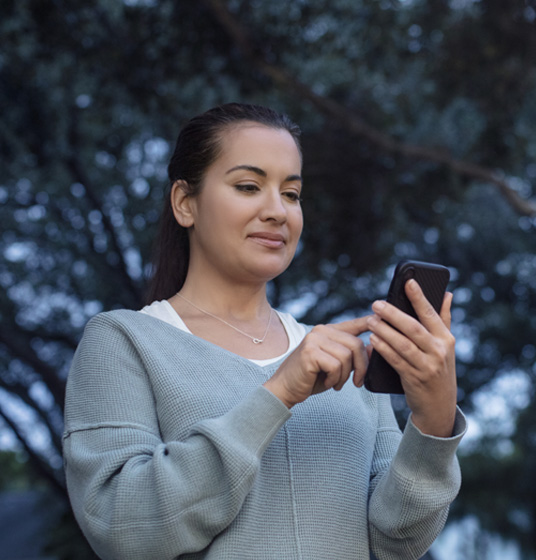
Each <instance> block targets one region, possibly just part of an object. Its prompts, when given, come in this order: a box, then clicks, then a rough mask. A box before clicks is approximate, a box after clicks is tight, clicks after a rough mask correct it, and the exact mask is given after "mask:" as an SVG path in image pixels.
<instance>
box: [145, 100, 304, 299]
mask: <svg viewBox="0 0 536 560" xmlns="http://www.w3.org/2000/svg"><path fill="white" fill-rule="evenodd" d="M245 121H250V122H256V123H259V124H262V125H265V126H268V127H271V128H278V129H284V130H286V131H287V132H289V133H290V135H291V136H292V137H293V138H294V141H295V142H296V146H297V147H298V151H299V152H300V154H301V146H300V129H299V127H298V125H296V124H294V123H293V122H292V121H291V120H290V119H289V118H288V117H287V116H286V115H284V114H280V113H277V112H276V111H273V110H272V109H268V108H267V107H261V106H259V105H248V104H244V103H228V104H226V105H221V106H219V107H215V108H213V109H210V110H209V111H207V112H205V113H202V114H201V115H198V116H196V117H194V118H193V119H191V120H190V121H189V122H188V123H186V125H185V126H184V128H183V129H182V130H181V132H180V134H179V137H178V138H177V143H176V145H175V150H174V152H173V155H172V156H171V160H170V162H169V165H168V177H169V186H168V190H167V193H166V199H165V202H164V208H163V212H162V216H161V219H160V230H159V233H158V235H157V238H156V240H155V245H154V250H153V276H152V278H151V280H150V282H149V289H148V292H147V297H146V303H151V302H152V301H155V300H162V299H167V298H170V297H171V296H172V295H174V294H175V293H176V292H177V291H178V290H180V289H181V288H182V286H183V284H184V281H185V279H186V273H187V272H188V263H189V259H190V244H189V239H188V230H187V228H184V227H182V226H181V225H180V224H179V223H178V222H177V220H176V219H175V216H174V215H173V210H172V207H171V197H170V192H171V187H172V186H173V184H174V183H175V182H176V181H180V180H182V181H184V182H185V184H186V185H187V189H188V194H189V195H191V196H196V195H197V194H198V193H199V192H200V189H201V187H202V184H203V179H204V176H205V173H206V170H207V169H208V167H209V166H210V165H211V164H212V163H213V162H214V161H215V160H216V159H217V158H218V156H219V154H220V153H221V150H222V144H223V140H224V134H223V133H224V131H225V129H226V128H229V127H232V126H234V125H236V124H238V123H240V122H245Z"/></svg>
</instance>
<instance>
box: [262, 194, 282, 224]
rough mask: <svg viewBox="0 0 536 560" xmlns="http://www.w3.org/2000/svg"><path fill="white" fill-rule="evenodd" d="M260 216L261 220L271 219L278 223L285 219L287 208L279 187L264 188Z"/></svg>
mask: <svg viewBox="0 0 536 560" xmlns="http://www.w3.org/2000/svg"><path fill="white" fill-rule="evenodd" d="M260 217H261V220H263V221H270V220H272V221H274V222H277V223H279V224H284V223H285V222H286V221H287V208H286V206H285V202H284V200H283V198H282V195H281V193H280V192H279V188H277V189H276V188H274V189H266V190H265V196H264V197H263V200H262V208H261V212H260Z"/></svg>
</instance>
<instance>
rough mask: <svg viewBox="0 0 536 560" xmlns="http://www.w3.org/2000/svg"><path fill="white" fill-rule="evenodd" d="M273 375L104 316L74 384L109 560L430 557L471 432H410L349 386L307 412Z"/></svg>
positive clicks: (95, 511) (77, 442) (145, 324)
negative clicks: (269, 383) (289, 403)
mask: <svg viewBox="0 0 536 560" xmlns="http://www.w3.org/2000/svg"><path fill="white" fill-rule="evenodd" d="M278 365H279V364H278V363H276V364H271V365H269V366H266V367H261V366H258V365H256V364H254V363H252V362H251V361H249V360H247V359H244V358H241V357H239V356H237V355H235V354H232V353H230V352H228V351H226V350H223V349H221V348H219V347H217V346H214V345H212V344H210V343H208V342H206V341H204V340H202V339H200V338H198V337H196V336H194V335H191V334H189V333H186V332H182V331H180V330H179V329H176V328H175V327H173V326H171V325H168V324H166V323H164V322H162V321H160V320H158V319H155V318H153V317H149V316H147V315H144V314H142V313H138V312H134V311H126V310H122V311H113V312H109V313H103V314H100V315H97V316H96V317H95V318H94V319H92V320H91V321H90V322H89V323H88V325H87V327H86V330H85V333H84V336H83V339H82V341H81V343H80V345H79V347H78V350H77V352H76V354H75V358H74V361H73V364H72V368H71V372H70V374H69V379H68V384H67V404H66V409H65V421H66V426H65V434H64V455H65V468H66V474H67V484H68V489H69V494H70V498H71V502H72V506H73V509H74V512H75V514H76V517H77V519H78V522H79V523H80V526H81V527H82V529H83V531H84V533H85V535H86V537H87V538H88V540H89V542H90V543H91V545H92V546H93V548H94V549H95V551H96V552H97V554H98V555H99V556H100V557H101V558H103V559H104V560H138V559H139V560H151V559H155V560H171V559H174V558H181V559H183V560H186V559H188V560H193V559H196V560H198V559H211V560H213V559H218V560H241V559H244V560H246V559H247V560H276V559H277V560H281V559H283V560H298V559H300V560H347V559H348V560H349V559H356V560H364V559H368V558H369V550H373V551H374V553H375V554H376V556H377V557H378V558H379V559H380V560H389V559H392V560H404V559H417V558H419V557H420V556H422V554H424V552H425V551H426V550H427V549H428V547H429V546H430V544H431V543H432V541H433V540H434V538H435V537H436V536H437V534H438V532H439V531H440V530H441V528H442V527H443V524H444V522H445V519H446V516H447V511H448V506H449V504H450V503H451V501H452V500H453V499H454V497H455V496H456V494H457V492H458V489H459V485H460V472H459V467H458V463H457V460H456V457H455V452H456V447H457V445H458V443H459V440H460V439H461V435H462V433H463V431H464V429H465V421H464V418H463V415H462V414H461V413H460V412H458V416H457V420H456V427H455V435H454V436H453V437H452V438H449V439H440V438H434V437H429V436H424V435H423V434H421V433H420V432H419V431H418V430H417V429H416V428H415V426H414V425H413V424H412V423H411V420H410V421H409V422H408V424H407V427H406V430H405V433H404V435H401V433H400V431H399V430H398V427H397V424H396V421H395V418H394V415H393V412H392V409H391V405H390V400H389V397H388V396H384V395H380V396H379V395H375V394H372V393H369V392H368V391H367V390H366V389H364V388H362V389H357V388H356V387H355V386H353V384H352V383H351V382H350V383H347V385H346V386H345V387H344V388H343V390H342V391H340V392H335V391H327V392H325V393H322V394H320V395H316V396H313V397H311V398H309V399H307V401H305V402H304V403H301V404H299V405H296V406H295V407H294V408H293V409H292V413H291V412H290V411H289V410H288V409H287V408H286V407H285V406H284V405H283V404H282V403H281V402H280V401H279V400H278V399H277V398H276V397H275V396H274V395H272V393H270V392H269V391H267V390H266V389H264V387H262V383H264V382H265V381H266V380H267V379H268V378H269V377H270V376H271V375H272V374H273V372H274V371H275V370H276V369H277V367H278Z"/></svg>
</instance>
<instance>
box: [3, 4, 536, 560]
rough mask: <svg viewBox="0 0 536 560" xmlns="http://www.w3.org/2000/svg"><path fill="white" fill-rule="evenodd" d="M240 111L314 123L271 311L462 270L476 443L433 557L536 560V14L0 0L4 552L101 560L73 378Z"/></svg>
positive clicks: (343, 306)
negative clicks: (73, 491) (175, 186)
mask: <svg viewBox="0 0 536 560" xmlns="http://www.w3.org/2000/svg"><path fill="white" fill-rule="evenodd" d="M229 101H245V102H254V103H260V104H266V105H269V106H271V107H274V108H276V109H278V110H281V111H285V112H287V113H288V114H289V115H290V116H291V117H292V118H293V119H294V120H295V121H297V122H298V123H299V124H300V125H301V127H302V129H303V145H304V154H305V159H304V179H305V189H304V202H303V208H304V214H305V221H306V227H305V232H304V235H303V239H302V242H301V244H300V247H299V250H298V255H297V257H296V259H295V261H294V263H293V265H292V266H291V268H290V269H289V270H288V272H287V273H285V275H284V276H283V277H281V278H280V279H277V281H276V282H274V283H272V284H271V286H270V297H271V300H272V303H273V304H274V305H275V306H278V307H279V308H281V309H284V310H287V311H291V312H293V313H294V314H295V315H296V316H297V317H298V319H300V320H301V321H303V322H307V323H317V322H327V321H335V320H340V319H343V318H345V317H349V316H354V315H362V314H365V313H367V311H368V310H369V308H370V305H371V303H372V301H374V299H375V298H378V297H384V296H385V294H386V290H387V287H388V283H389V279H390V275H391V273H392V271H393V268H394V265H395V264H396V262H397V261H398V260H400V259H402V258H407V257H411V258H416V259H420V260H427V261H432V262H440V263H443V264H445V265H447V266H448V267H449V268H450V270H451V275H452V281H451V284H450V290H451V291H453V292H454V304H455V309H454V312H453V330H454V332H455V334H456V336H457V340H458V342H457V354H458V375H459V404H460V406H461V407H462V409H463V410H464V412H465V413H466V414H467V415H468V417H469V420H470V424H469V426H470V428H469V432H468V434H467V436H466V438H465V440H464V441H463V444H462V446H461V449H460V453H459V456H460V461H461V465H462V472H463V488H462V491H461V493H460V495H459V498H458V499H457V501H456V502H455V504H454V507H453V509H452V512H451V515H450V519H449V523H448V526H447V528H446V529H445V531H444V533H443V534H442V535H441V536H440V537H439V539H438V541H437V542H436V544H435V545H434V547H433V548H432V550H431V553H430V558H433V559H435V560H465V559H470V560H495V559H501V560H518V559H523V560H524V559H532V558H534V557H536V483H535V473H536V410H535V408H534V406H533V405H532V399H533V395H534V390H535V376H536V365H535V364H536V251H535V249H536V235H535V234H536V195H535V192H534V184H535V183H536V4H535V2H534V1H533V0H509V1H508V2H505V1H503V0H480V1H478V0H450V1H447V0H405V1H401V0H368V1H365V0H329V1H328V0H250V1H247V0H197V1H187V0H183V1H181V0H123V1H121V0H85V1H84V2H81V1H79V0H3V1H2V2H1V3H0V107H1V113H0V212H1V221H0V224H1V226H0V227H1V230H0V255H1V259H0V317H1V323H0V557H2V558H3V559H4V560H16V559H22V558H33V559H41V560H44V559H47V560H70V559H76V560H85V559H86V558H87V559H89V558H95V556H94V555H93V554H92V553H91V551H90V550H89V548H88V547H87V545H86V544H85V541H84V539H83V537H82V536H81V535H80V533H79V531H78V529H77V526H76V523H75V522H74V520H73V518H72V515H71V513H70V510H69V507H68V500H67V496H66V492H65V481H64V477H63V472H62V458H61V434H62V408H63V400H64V387H65V380H66V376H67V373H68V369H69V364H70V361H71V359H72V355H73V352H74V350H75V348H76V345H77V342H78V340H79V339H80V336H81V333H82V330H83V328H84V325H85V323H86V322H87V320H88V319H89V318H90V317H91V316H93V315H94V314H96V313H98V312H100V311H102V310H110V309H114V308H125V307H126V308H130V309H138V308H140V306H141V302H142V298H143V293H144V286H145V284H146V279H147V277H148V275H149V274H150V266H149V261H150V248H151V242H152V239H153V237H154V234H155V229H156V225H157V221H158V217H159V212H160V207H161V204H162V200H163V196H164V190H165V187H166V165H167V160H168V158H169V156H170V151H171V150H172V148H173V144H174V142H175V139H176V136H177V133H178V130H179V128H180V127H181V126H182V125H183V124H184V122H185V121H186V120H187V119H188V118H190V117H191V116H193V115H195V114H197V113H199V112H202V111H204V110H206V109H208V108H210V107H212V106H214V105H217V104H219V103H223V102H229ZM393 402H394V406H395V408H396V410H397V413H398V415H399V419H400V422H401V425H403V424H404V421H405V417H406V414H407V410H406V408H405V404H404V401H403V399H400V398H396V399H394V401H393ZM334 560H336V559H334Z"/></svg>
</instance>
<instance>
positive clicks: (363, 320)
mask: <svg viewBox="0 0 536 560" xmlns="http://www.w3.org/2000/svg"><path fill="white" fill-rule="evenodd" d="M369 317H372V315H365V316H364V317H356V318H355V319H350V320H348V321H341V322H340V323H331V324H330V327H333V328H334V329H337V330H339V331H344V332H347V333H349V334H353V335H354V336H358V335H360V334H363V333H364V332H367V331H368V330H369V328H368V325H367V319H368V318H369Z"/></svg>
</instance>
